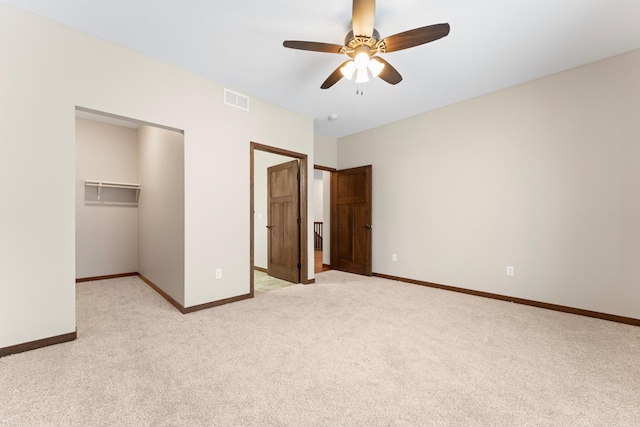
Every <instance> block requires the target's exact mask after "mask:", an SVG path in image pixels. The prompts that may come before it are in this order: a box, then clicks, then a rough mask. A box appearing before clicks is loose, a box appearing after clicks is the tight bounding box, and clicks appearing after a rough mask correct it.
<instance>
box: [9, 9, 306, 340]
mask: <svg viewBox="0 0 640 427" xmlns="http://www.w3.org/2000/svg"><path fill="white" fill-rule="evenodd" d="M0 51H1V52H2V58H1V59H0V61H1V66H0V93H2V98H1V100H0V123H2V130H1V132H2V143H1V144H0V194H1V195H2V208H1V215H2V220H1V221H0V235H1V236H2V240H1V241H0V324H2V325H3V327H2V328H0V347H7V346H12V345H15V344H20V343H24V342H29V341H34V340H38V339H43V338H48V337H52V336H57V335H61V334H66V333H71V332H74V331H75V330H76V322H75V283H74V282H75V191H76V186H75V184H76V178H75V107H76V106H81V107H85V108H90V109H94V110H97V111H104V112H107V113H112V114H117V115H120V116H124V117H130V118H133V119H136V120H142V121H146V122H149V123H158V124H163V125H165V126H169V127H172V128H176V129H183V130H184V131H185V141H184V146H185V150H184V167H185V177H184V178H185V242H184V244H185V248H184V252H185V266H184V268H185V271H184V283H185V285H184V305H185V306H187V307H190V306H194V305H198V304H204V303H207V302H211V301H218V300H221V299H225V298H231V297H234V296H238V295H245V294H248V292H249V268H248V266H249V255H250V254H249V144H250V141H255V142H259V143H262V144H265V145H271V146H275V147H280V148H284V149H288V150H291V151H295V152H299V153H304V154H307V155H308V156H309V170H308V171H307V172H308V176H311V174H312V168H313V164H314V159H313V121H312V120H311V119H310V118H308V117H303V116H301V115H299V114H297V113H293V112H291V111H288V110H285V109H283V108H281V107H278V106H275V105H273V104H270V103H267V102H264V101H263V100H260V99H258V98H251V111H250V112H246V111H243V110H240V109H237V108H233V107H229V106H226V105H224V103H223V90H224V87H223V86H222V85H221V84H219V83H216V82H213V81H211V80H208V79H205V78H202V77H199V76H196V75H193V74H191V73H188V72H186V71H183V70H180V69H177V68H175V67H171V66H169V65H167V64H164V63H162V62H159V61H156V60H154V59H151V58H148V57H145V56H142V55H139V54H137V53H135V52H132V51H130V50H127V49H124V48H121V47H119V46H116V45H113V44H111V43H107V42H104V41H101V40H98V39H96V38H93V37H90V36H88V35H86V34H84V33H81V32H79V31H75V30H72V29H70V28H68V27H65V26H63V25H60V24H58V23H55V22H52V21H48V20H45V19H42V18H40V17H37V16H35V15H33V14H30V13H28V12H24V11H20V10H18V9H16V8H14V7H12V6H9V5H6V4H4V3H0ZM231 89H234V88H231ZM310 186H311V183H310V184H309V187H310ZM143 191H144V190H143ZM311 191H312V190H311V188H309V192H310V193H311ZM308 221H309V230H308V236H309V247H310V248H311V247H312V238H313V232H312V228H311V227H312V223H313V221H312V218H311V214H310V215H309V218H308ZM308 257H309V263H310V265H312V261H313V251H310V253H309V254H308ZM34 265H37V268H34ZM216 267H219V268H223V269H224V272H225V274H224V277H223V278H222V279H220V280H216V279H215V268H216ZM311 277H313V274H312V273H311V274H310V278H311ZM6 325H10V326H8V327H7V326H6ZM80 333H82V331H80Z"/></svg>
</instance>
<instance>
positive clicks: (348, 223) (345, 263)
mask: <svg viewBox="0 0 640 427" xmlns="http://www.w3.org/2000/svg"><path fill="white" fill-rule="evenodd" d="M331 187H332V188H331V258H332V260H331V263H332V266H333V267H334V268H335V269H336V270H341V271H348V272H351V273H356V274H364V275H368V276H370V275H371V273H372V268H371V267H372V266H371V166H364V167H361V168H354V169H348V170H343V171H337V172H335V173H333V174H332V186H331Z"/></svg>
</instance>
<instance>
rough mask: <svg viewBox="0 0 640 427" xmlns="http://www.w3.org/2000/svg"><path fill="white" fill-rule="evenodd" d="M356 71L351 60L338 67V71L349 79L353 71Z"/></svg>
mask: <svg viewBox="0 0 640 427" xmlns="http://www.w3.org/2000/svg"><path fill="white" fill-rule="evenodd" d="M355 71H356V64H354V63H353V61H349V62H347V63H346V64H345V65H344V66H343V67H342V68H340V72H342V75H343V76H345V77H346V78H348V79H349V80H351V79H352V78H353V73H354V72H355Z"/></svg>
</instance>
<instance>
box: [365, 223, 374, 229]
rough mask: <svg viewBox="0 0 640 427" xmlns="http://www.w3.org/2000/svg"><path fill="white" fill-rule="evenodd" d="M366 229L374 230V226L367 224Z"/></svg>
mask: <svg viewBox="0 0 640 427" xmlns="http://www.w3.org/2000/svg"><path fill="white" fill-rule="evenodd" d="M364 228H368V229H369V230H371V229H372V228H373V225H371V224H365V226H364Z"/></svg>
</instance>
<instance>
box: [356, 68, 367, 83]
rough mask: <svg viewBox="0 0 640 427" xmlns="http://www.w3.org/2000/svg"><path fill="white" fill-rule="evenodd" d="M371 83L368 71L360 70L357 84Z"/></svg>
mask: <svg viewBox="0 0 640 427" xmlns="http://www.w3.org/2000/svg"><path fill="white" fill-rule="evenodd" d="M368 81H369V73H367V69H366V68H365V69H360V68H358V73H357V75H356V83H366V82H368Z"/></svg>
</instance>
